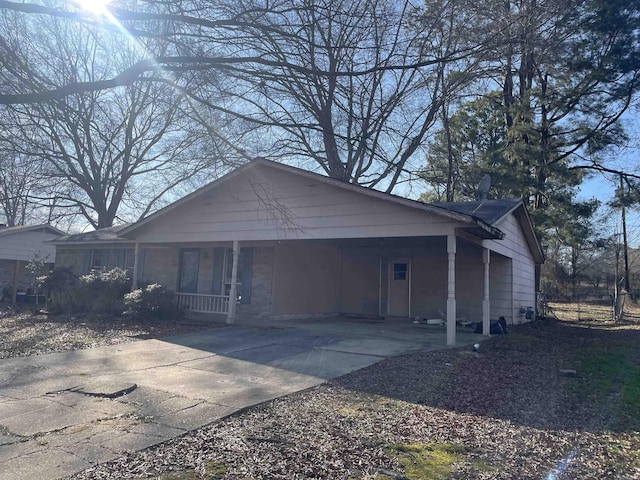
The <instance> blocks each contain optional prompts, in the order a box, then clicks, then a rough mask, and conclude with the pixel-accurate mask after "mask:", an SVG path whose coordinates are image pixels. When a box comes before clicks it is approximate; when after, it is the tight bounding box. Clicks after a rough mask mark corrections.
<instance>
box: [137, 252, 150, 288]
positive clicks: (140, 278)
mask: <svg viewBox="0 0 640 480" xmlns="http://www.w3.org/2000/svg"><path fill="white" fill-rule="evenodd" d="M146 252H147V251H146V250H145V249H144V248H141V249H139V250H138V278H137V279H136V280H137V282H138V286H139V287H140V286H142V285H143V284H144V257H145V253H146Z"/></svg>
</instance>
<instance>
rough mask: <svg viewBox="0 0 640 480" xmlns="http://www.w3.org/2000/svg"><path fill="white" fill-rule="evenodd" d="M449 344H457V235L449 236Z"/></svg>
mask: <svg viewBox="0 0 640 480" xmlns="http://www.w3.org/2000/svg"><path fill="white" fill-rule="evenodd" d="M447 254H448V258H449V267H448V276H447V345H450V346H455V344H456V236H455V235H448V236H447Z"/></svg>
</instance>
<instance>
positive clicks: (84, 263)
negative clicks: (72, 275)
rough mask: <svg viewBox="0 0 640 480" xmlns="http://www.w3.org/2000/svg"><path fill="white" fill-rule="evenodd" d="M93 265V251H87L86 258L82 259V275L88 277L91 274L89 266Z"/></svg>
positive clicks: (85, 252)
mask: <svg viewBox="0 0 640 480" xmlns="http://www.w3.org/2000/svg"><path fill="white" fill-rule="evenodd" d="M90 263H91V250H90V249H88V250H85V251H84V257H83V259H82V271H81V272H80V275H86V274H87V273H89V265H90Z"/></svg>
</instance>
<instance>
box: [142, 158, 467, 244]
mask: <svg viewBox="0 0 640 480" xmlns="http://www.w3.org/2000/svg"><path fill="white" fill-rule="evenodd" d="M459 226H461V224H458V223H456V222H453V221H452V220H450V219H448V218H446V217H441V216H438V215H429V214H426V213H425V212H423V211H420V210H417V209H415V208H411V207H408V206H405V205H400V204H397V203H395V202H391V201H384V200H380V199H376V198H372V197H370V196H368V195H364V194H361V193H358V192H352V191H347V190H344V189H342V188H339V187H337V186H333V185H328V184H325V183H324V182H318V181H317V180H308V179H304V178H301V177H300V176H298V175H294V174H291V173H288V172H282V171H275V170H273V169H271V168H255V169H253V170H250V171H247V172H246V175H242V176H238V177H235V178H232V179H230V180H228V181H227V182H225V183H224V184H222V185H220V186H219V188H217V189H215V190H214V191H213V192H209V193H206V194H202V195H200V196H197V197H195V198H193V199H192V200H191V201H190V202H188V203H186V204H184V205H181V206H178V207H176V208H175V209H174V210H173V211H171V212H169V213H167V214H165V215H164V216H161V217H159V218H157V219H156V220H155V221H154V222H152V223H150V224H148V225H146V226H143V227H142V228H141V229H140V230H139V232H138V235H137V239H138V240H139V241H140V242H205V241H231V240H240V241H247V240H283V239H294V240H295V239H323V238H368V237H399V236H422V235H446V234H450V233H453V231H454V229H455V228H456V227H459Z"/></svg>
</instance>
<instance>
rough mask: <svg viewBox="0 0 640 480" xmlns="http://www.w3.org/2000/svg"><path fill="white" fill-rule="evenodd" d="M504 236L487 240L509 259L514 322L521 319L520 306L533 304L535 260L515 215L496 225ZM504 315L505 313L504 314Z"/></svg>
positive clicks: (492, 247)
mask: <svg viewBox="0 0 640 480" xmlns="http://www.w3.org/2000/svg"><path fill="white" fill-rule="evenodd" d="M498 228H500V229H501V230H502V231H503V232H505V238H504V239H503V240H502V241H500V242H496V241H488V242H487V244H489V245H491V247H490V248H491V249H492V250H494V251H495V252H497V253H500V254H501V255H503V256H505V257H508V258H510V259H511V290H512V292H513V294H512V305H511V313H510V316H511V318H513V321H514V323H518V322H520V321H523V320H524V319H523V318H522V317H521V316H520V315H519V313H518V312H519V310H520V307H534V306H535V304H536V303H535V260H534V258H533V255H532V254H531V251H530V250H529V247H528V245H527V242H526V239H525V236H524V232H523V231H522V228H521V227H520V223H519V222H518V221H517V219H516V218H515V216H513V215H509V216H507V217H506V218H505V219H504V220H502V222H501V223H500V224H499V225H498ZM505 316H506V315H505Z"/></svg>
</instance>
